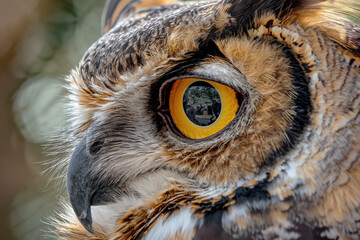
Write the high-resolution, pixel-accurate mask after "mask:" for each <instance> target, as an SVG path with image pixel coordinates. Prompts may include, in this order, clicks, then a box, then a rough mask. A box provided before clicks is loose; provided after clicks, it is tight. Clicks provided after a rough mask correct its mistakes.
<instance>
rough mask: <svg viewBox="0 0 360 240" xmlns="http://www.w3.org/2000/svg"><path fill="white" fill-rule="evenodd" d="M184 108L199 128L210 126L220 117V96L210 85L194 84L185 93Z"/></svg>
mask: <svg viewBox="0 0 360 240" xmlns="http://www.w3.org/2000/svg"><path fill="white" fill-rule="evenodd" d="M183 108H184V111H185V114H186V116H187V117H188V118H189V119H190V121H191V122H193V123H194V124H196V125H198V126H209V125H211V124H212V123H213V122H215V121H216V119H218V117H219V115H220V112H221V99H220V95H219V93H218V91H217V90H216V89H215V88H214V87H213V86H211V85H210V84H209V83H207V82H203V81H197V82H194V83H193V84H191V85H190V86H189V87H188V88H187V89H186V91H185V93H184V96H183Z"/></svg>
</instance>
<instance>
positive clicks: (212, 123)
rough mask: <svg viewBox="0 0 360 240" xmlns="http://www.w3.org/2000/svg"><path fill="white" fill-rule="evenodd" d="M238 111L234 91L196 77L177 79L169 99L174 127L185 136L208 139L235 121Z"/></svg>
mask: <svg viewBox="0 0 360 240" xmlns="http://www.w3.org/2000/svg"><path fill="white" fill-rule="evenodd" d="M238 109H239V103H238V99H237V96H236V92H235V91H234V90H233V89H232V88H230V87H228V86H226V85H223V84H220V83H217V82H213V81H208V80H203V79H196V78H185V79H179V80H176V81H175V82H174V84H173V86H172V88H171V91H170V96H169V111H170V115H171V118H172V120H173V123H174V125H175V126H176V127H177V128H178V130H179V131H180V132H181V133H182V134H184V135H185V136H186V137H188V138H191V139H202V138H206V137H209V136H211V135H213V134H215V133H217V132H219V131H220V130H221V129H223V128H224V127H225V126H226V125H228V124H229V123H230V122H231V121H232V120H233V119H234V118H235V115H236V113H237V111H238Z"/></svg>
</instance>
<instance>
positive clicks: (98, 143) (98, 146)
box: [89, 140, 104, 155]
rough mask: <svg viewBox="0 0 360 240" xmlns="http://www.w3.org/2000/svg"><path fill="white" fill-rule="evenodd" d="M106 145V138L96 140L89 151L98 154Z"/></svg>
mask: <svg viewBox="0 0 360 240" xmlns="http://www.w3.org/2000/svg"><path fill="white" fill-rule="evenodd" d="M103 146H104V140H98V141H95V142H94V143H93V144H92V145H91V146H90V148H89V153H90V154H91V155H94V154H97V153H98V152H100V150H101V148H102V147H103Z"/></svg>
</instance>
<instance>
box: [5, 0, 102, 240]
mask: <svg viewBox="0 0 360 240" xmlns="http://www.w3.org/2000/svg"><path fill="white" fill-rule="evenodd" d="M104 4H105V0H0V81H1V87H0V104H1V107H0V109H1V112H0V134H1V138H0V141H1V143H0V149H1V156H0V239H6V240H13V239H26V240H32V239H34V240H39V239H53V238H52V237H51V236H49V234H47V230H48V229H49V226H48V225H47V224H46V223H47V222H48V220H47V218H49V216H51V215H52V214H54V212H55V209H56V208H57V207H58V205H57V202H58V200H59V199H60V198H61V197H62V195H64V194H65V191H63V188H60V190H59V187H58V186H57V184H58V182H60V181H63V180H62V179H55V180H54V179H53V181H49V179H50V178H52V177H51V175H49V174H42V172H43V171H44V170H45V169H46V167H47V166H46V165H45V164H44V163H45V162H47V161H49V159H50V158H51V157H49V156H46V154H44V152H46V149H44V146H45V144H46V142H47V140H48V139H49V135H50V134H51V132H54V129H56V128H57V127H61V125H63V124H64V119H65V116H64V112H63V110H62V103H63V102H64V95H65V90H64V88H63V86H64V78H65V75H67V74H68V73H69V72H70V70H71V68H73V67H75V66H76V65H77V64H78V62H79V61H80V59H81V58H82V56H83V54H84V53H85V51H86V50H87V48H88V47H89V46H90V45H91V44H92V43H93V42H94V41H96V39H97V38H99V37H100V32H101V30H100V27H101V13H102V9H103V6H104Z"/></svg>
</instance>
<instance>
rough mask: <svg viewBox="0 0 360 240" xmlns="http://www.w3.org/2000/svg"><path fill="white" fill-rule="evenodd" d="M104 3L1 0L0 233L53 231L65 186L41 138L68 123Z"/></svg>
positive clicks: (38, 235)
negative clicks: (50, 170)
mask: <svg viewBox="0 0 360 240" xmlns="http://www.w3.org/2000/svg"><path fill="white" fill-rule="evenodd" d="M104 4H105V0H0V81H1V85H0V135H1V137H0V141H1V142H0V239H4V240H5V239H6V240H15V239H21V240H39V239H54V238H53V237H51V235H49V234H48V233H47V231H49V229H50V230H51V226H49V225H48V224H47V223H48V222H49V221H48V218H49V216H51V215H52V214H54V211H55V209H56V208H57V207H58V205H57V202H58V201H59V199H61V198H62V197H63V196H64V194H65V193H66V192H65V191H64V188H59V187H58V186H57V185H58V183H59V182H62V181H63V180H62V179H57V178H54V177H53V176H52V175H49V174H46V173H45V174H43V172H44V170H45V169H46V168H47V167H48V165H47V164H45V163H47V162H49V160H50V159H51V158H52V156H47V155H46V154H44V153H46V149H44V146H45V145H46V143H47V142H48V140H49V136H50V135H51V133H53V132H55V130H56V129H57V128H59V127H60V128H61V126H63V125H64V124H65V123H64V120H65V115H64V111H63V109H62V104H63V103H64V100H65V97H64V96H65V94H66V91H65V90H64V85H65V81H64V79H65V76H66V75H67V74H68V73H69V71H70V70H71V68H73V67H74V66H76V65H77V64H78V62H79V60H80V59H81V57H82V56H83V54H84V53H85V51H86V50H87V48H88V47H89V46H90V45H91V44H92V43H93V42H94V41H96V39H97V38H98V37H99V36H100V32H101V29H100V28H101V14H102V9H103V6H104ZM353 18H354V20H355V21H357V22H358V23H360V17H359V16H353ZM50 180H52V181H50ZM60 186H61V185H60Z"/></svg>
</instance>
